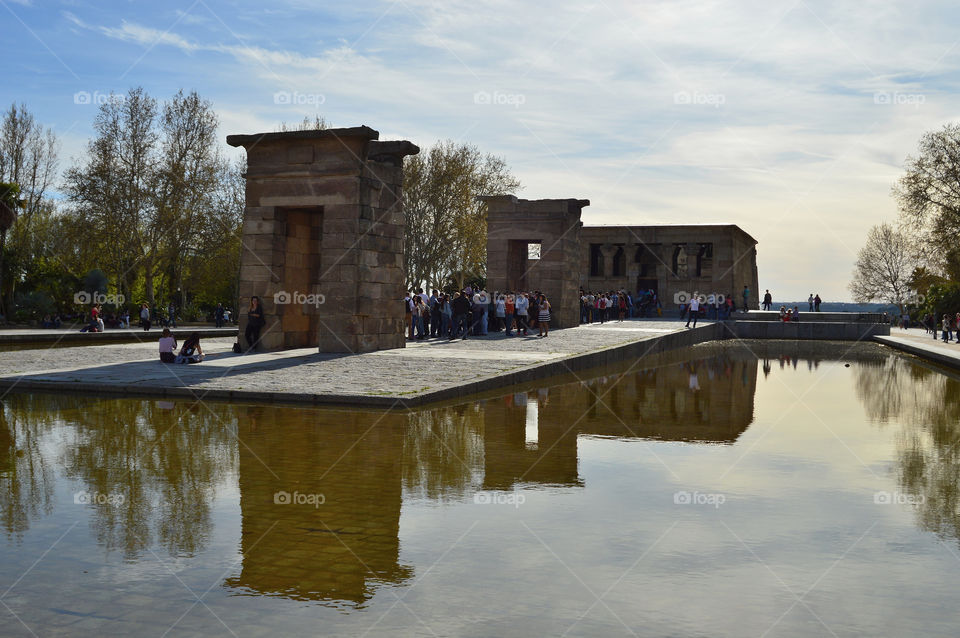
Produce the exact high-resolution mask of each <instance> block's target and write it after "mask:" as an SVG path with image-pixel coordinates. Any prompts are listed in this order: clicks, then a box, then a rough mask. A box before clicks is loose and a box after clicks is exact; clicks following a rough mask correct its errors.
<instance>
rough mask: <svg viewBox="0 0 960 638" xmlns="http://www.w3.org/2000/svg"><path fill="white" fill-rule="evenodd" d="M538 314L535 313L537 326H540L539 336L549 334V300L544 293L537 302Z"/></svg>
mask: <svg viewBox="0 0 960 638" xmlns="http://www.w3.org/2000/svg"><path fill="white" fill-rule="evenodd" d="M537 307H538V308H539V314H538V315H537V326H539V328H540V336H541V337H546V336H549V334H550V302H549V301H547V296H546V295H540V297H539V299H538V303H537Z"/></svg>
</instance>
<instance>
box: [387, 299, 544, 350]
mask: <svg viewBox="0 0 960 638" xmlns="http://www.w3.org/2000/svg"><path fill="white" fill-rule="evenodd" d="M403 308H404V316H405V321H406V324H405V325H406V329H407V339H409V340H411V341H417V340H423V339H430V338H440V339H448V340H451V341H452V340H453V339H466V338H467V337H468V336H470V335H473V336H484V335H488V334H490V332H504V333H505V335H506V336H508V337H513V336H528V335H531V334H532V333H533V330H537V335H538V336H540V337H546V336H549V334H550V317H551V308H550V301H549V300H548V299H547V296H546V295H545V294H543V293H542V292H540V291H539V290H535V291H520V292H514V291H506V292H499V291H495V292H494V293H493V294H490V293H488V292H487V291H486V290H474V289H473V288H472V287H471V286H467V287H466V288H464V289H463V290H458V291H457V292H455V293H453V294H446V293H442V292H440V291H439V290H434V291H433V292H432V294H430V295H427V293H425V292H424V291H423V289H422V288H418V289H416V290H411V291H410V292H409V293H407V295H406V296H405V297H404V299H403Z"/></svg>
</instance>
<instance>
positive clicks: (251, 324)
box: [243, 295, 266, 352]
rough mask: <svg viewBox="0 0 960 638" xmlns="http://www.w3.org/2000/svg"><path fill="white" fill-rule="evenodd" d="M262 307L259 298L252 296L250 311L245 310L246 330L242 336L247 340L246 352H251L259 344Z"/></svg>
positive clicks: (261, 326) (262, 320) (262, 322)
mask: <svg viewBox="0 0 960 638" xmlns="http://www.w3.org/2000/svg"><path fill="white" fill-rule="evenodd" d="M264 323H266V322H265V321H264V319H263V306H261V305H260V297H257V296H256V295H254V296H253V297H250V309H249V310H247V329H246V330H245V331H244V333H243V336H244V338H246V340H247V351H248V352H249V351H250V350H253V349H254V348H256V347H257V344H258V343H259V342H260V330H261V329H262V328H263V324H264Z"/></svg>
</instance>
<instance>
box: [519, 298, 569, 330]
mask: <svg viewBox="0 0 960 638" xmlns="http://www.w3.org/2000/svg"><path fill="white" fill-rule="evenodd" d="M581 304H582V302H581ZM529 308H530V300H529V299H527V294H526V293H523V292H522V293H520V294H519V295H517V301H516V304H515V307H514V310H515V312H516V313H517V314H516V318H517V332H521V333H522V334H523V336H527V310H528V309H529Z"/></svg>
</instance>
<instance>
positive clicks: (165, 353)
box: [160, 328, 177, 363]
mask: <svg viewBox="0 0 960 638" xmlns="http://www.w3.org/2000/svg"><path fill="white" fill-rule="evenodd" d="M176 348H177V339H176V338H175V337H174V336H173V333H171V332H170V328H164V329H163V334H162V336H161V337H160V361H163V362H164V363H173V362H174V361H175V360H176V356H175V355H174V354H173V351H174V350H175V349H176Z"/></svg>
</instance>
